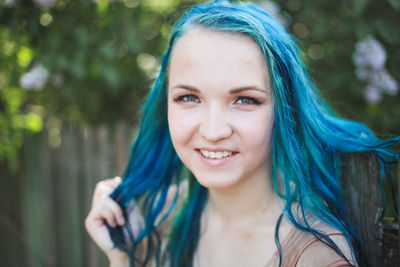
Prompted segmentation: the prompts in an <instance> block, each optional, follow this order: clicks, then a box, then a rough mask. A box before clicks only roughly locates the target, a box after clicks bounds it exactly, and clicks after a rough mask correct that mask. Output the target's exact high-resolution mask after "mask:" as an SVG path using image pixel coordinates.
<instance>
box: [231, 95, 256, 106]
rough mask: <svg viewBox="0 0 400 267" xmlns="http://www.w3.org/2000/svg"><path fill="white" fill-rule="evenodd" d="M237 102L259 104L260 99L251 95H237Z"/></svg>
mask: <svg viewBox="0 0 400 267" xmlns="http://www.w3.org/2000/svg"><path fill="white" fill-rule="evenodd" d="M236 103H237V104H240V105H259V104H261V102H260V101H258V100H257V99H255V98H253V97H248V96H239V97H238V98H237V100H236Z"/></svg>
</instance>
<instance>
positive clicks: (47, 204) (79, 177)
mask: <svg viewBox="0 0 400 267" xmlns="http://www.w3.org/2000/svg"><path fill="white" fill-rule="evenodd" d="M60 137H61V143H60V146H59V147H52V146H50V145H49V133H48V132H43V133H41V134H39V135H36V136H27V137H26V141H25V143H24V146H23V149H22V151H21V160H22V161H21V164H20V167H19V168H18V172H17V173H16V174H13V175H10V173H9V172H7V171H6V170H7V166H1V167H0V168H1V169H0V266H4V267H6V266H7V267H12V266H16V267H17V266H18V267H24V266H29V267H39V266H40V267H50V266H57V267H64V266H65V267H80V266H108V261H107V259H106V257H105V256H104V255H103V253H101V252H100V251H99V249H98V248H97V247H96V246H95V244H94V243H93V242H92V240H91V239H90V237H89V236H88V234H87V233H86V231H85V229H84V219H85V217H86V215H87V214H88V211H89V208H90V205H91V195H92V193H93V189H94V186H95V184H96V183H97V182H98V181H99V180H102V179H105V178H109V177H114V176H116V175H121V174H122V172H123V169H124V167H125V165H126V159H127V154H128V150H129V146H130V140H131V135H130V134H129V133H128V129H127V128H126V127H124V126H122V125H120V126H117V127H116V128H114V129H108V128H105V127H101V128H96V129H94V128H85V129H80V128H68V127H64V128H63V129H62V131H61V134H60Z"/></svg>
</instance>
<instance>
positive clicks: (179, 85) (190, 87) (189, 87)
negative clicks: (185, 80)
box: [172, 84, 200, 93]
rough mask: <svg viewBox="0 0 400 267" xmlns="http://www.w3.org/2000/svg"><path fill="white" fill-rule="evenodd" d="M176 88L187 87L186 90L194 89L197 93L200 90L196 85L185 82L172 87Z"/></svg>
mask: <svg viewBox="0 0 400 267" xmlns="http://www.w3.org/2000/svg"><path fill="white" fill-rule="evenodd" d="M175 88H181V89H186V90H189V91H192V92H197V93H199V92H200V90H199V89H197V88H196V87H193V86H190V85H185V84H178V85H175V86H174V87H172V89H175Z"/></svg>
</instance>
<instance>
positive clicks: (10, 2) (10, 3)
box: [0, 0, 17, 7]
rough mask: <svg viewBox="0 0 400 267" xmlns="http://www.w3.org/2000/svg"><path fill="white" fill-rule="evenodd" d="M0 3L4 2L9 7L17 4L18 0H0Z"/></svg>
mask: <svg viewBox="0 0 400 267" xmlns="http://www.w3.org/2000/svg"><path fill="white" fill-rule="evenodd" d="M0 3H4V4H6V6H8V7H12V6H15V5H16V4H17V0H0Z"/></svg>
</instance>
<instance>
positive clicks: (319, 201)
mask: <svg viewBox="0 0 400 267" xmlns="http://www.w3.org/2000/svg"><path fill="white" fill-rule="evenodd" d="M193 27H204V28H207V29H210V30H215V31H226V32H232V33H238V34H243V35H246V36H248V37H249V38H251V39H252V40H254V42H256V43H257V45H258V47H259V48H260V50H261V51H262V53H263V54H264V56H265V59H266V62H267V66H266V67H268V70H269V75H270V81H271V86H272V91H273V96H274V99H275V124H274V130H273V148H272V162H273V172H272V186H273V188H274V191H275V193H276V195H277V196H279V197H281V198H282V200H283V203H284V204H283V206H282V210H283V216H285V217H286V218H288V219H289V220H290V221H291V222H292V223H293V225H294V226H295V227H296V228H298V229H300V230H301V231H306V232H310V233H312V234H313V235H315V236H316V237H317V238H318V239H319V240H321V241H322V242H324V243H326V244H327V245H329V246H330V247H332V248H333V249H334V250H335V251H336V252H337V253H338V254H339V255H341V256H342V257H343V258H345V256H344V254H343V252H342V251H341V250H340V248H339V247H338V246H337V245H336V244H335V243H334V242H333V241H332V239H331V238H329V236H328V235H326V233H323V232H321V231H318V229H313V228H312V227H311V226H310V224H309V221H308V219H307V217H306V213H312V214H313V215H314V216H315V217H317V218H319V219H321V220H322V221H323V222H325V223H327V224H328V225H330V226H332V227H334V228H335V229H337V230H339V231H340V232H342V233H343V234H344V235H345V237H346V238H347V241H348V243H349V246H350V248H351V250H352V252H353V256H354V258H355V260H356V261H357V262H358V264H359V265H360V266H363V265H364V257H363V254H362V248H361V240H360V238H359V236H358V235H357V233H356V231H355V229H353V227H352V225H351V224H350V222H349V221H348V219H347V217H346V213H345V205H344V203H343V201H342V199H341V195H342V189H341V187H340V185H339V177H340V166H341V159H342V158H343V156H344V155H345V154H348V153H351V152H365V151H371V152H374V153H376V155H377V158H378V160H379V163H380V164H381V166H382V170H383V172H382V175H381V176H380V178H379V179H383V177H384V176H385V175H389V171H390V170H389V168H388V166H389V165H390V164H393V163H395V162H396V161H397V159H398V156H397V154H396V153H395V152H394V151H392V150H390V149H389V147H390V146H391V145H393V144H395V143H398V142H399V141H400V138H398V137H397V138H393V139H390V140H388V141H383V140H381V139H379V138H377V137H376V136H375V135H374V134H373V133H372V132H371V131H370V130H369V129H368V128H367V127H366V126H364V125H362V124H360V123H357V122H354V121H350V120H346V119H342V118H339V117H338V116H336V115H335V114H334V113H333V112H332V111H331V110H330V109H329V108H328V107H327V105H326V104H325V103H324V101H323V99H322V98H321V97H320V96H319V95H318V94H317V91H316V87H315V85H314V83H313V82H312V81H311V80H310V78H309V75H308V73H307V70H306V68H305V66H304V63H303V62H302V60H301V59H300V56H299V55H300V51H299V49H298V47H297V45H296V41H295V39H294V38H293V37H292V36H291V35H290V34H289V33H288V32H287V31H286V29H285V28H284V27H283V26H282V25H280V24H279V23H278V22H277V21H275V20H274V19H272V18H271V17H270V16H269V15H268V14H267V13H265V11H264V10H262V9H261V8H259V7H257V6H256V5H253V4H245V3H230V2H228V1H214V2H210V3H205V4H198V5H196V6H194V7H193V8H192V9H191V10H190V11H188V12H187V13H185V14H184V15H183V16H182V17H181V19H180V20H179V21H178V22H177V23H176V25H175V26H174V28H173V29H172V31H171V34H170V39H169V44H168V47H167V49H166V52H165V54H164V56H163V58H162V62H161V70H160V73H159V76H158V78H157V80H156V82H155V84H154V87H153V90H152V91H151V92H150V94H149V97H148V100H147V102H146V104H145V106H144V107H143V118H142V122H141V127H140V131H139V135H138V137H137V139H136V141H135V142H134V144H133V146H132V151H131V157H130V161H129V164H128V167H127V170H126V172H125V174H124V177H123V178H124V179H123V182H122V184H121V185H120V186H119V187H118V188H116V189H115V191H114V192H113V193H112V195H111V196H112V197H113V198H114V199H115V200H116V201H117V202H118V203H119V204H120V205H121V206H122V207H123V208H124V211H125V217H126V218H127V217H128V216H129V214H128V213H129V211H128V210H129V209H128V207H129V205H130V204H132V203H135V205H137V206H138V207H139V208H140V210H141V212H142V214H143V215H144V226H143V227H142V229H141V230H140V232H138V233H134V231H133V230H132V227H131V226H130V224H129V223H128V225H127V226H126V227H125V228H126V229H125V232H124V231H123V229H121V228H109V230H110V233H111V237H112V239H113V242H114V244H115V246H116V247H118V248H119V249H121V250H122V251H125V252H127V253H128V254H129V255H130V258H131V264H132V265H134V264H135V263H138V262H140V264H141V265H142V266H145V265H146V264H147V263H148V262H149V261H150V260H151V261H155V263H156V265H157V266H159V265H160V261H161V254H162V253H161V241H160V240H161V237H160V234H159V232H158V227H159V225H160V224H161V223H162V222H163V221H164V220H165V219H166V218H168V217H169V216H172V215H170V214H171V211H172V210H174V209H177V207H175V206H176V203H177V194H178V193H176V195H175V199H174V201H173V202H172V205H171V206H169V207H168V209H167V210H168V211H167V212H166V213H165V214H164V213H163V214H161V213H162V211H163V210H165V208H166V207H165V206H166V199H167V194H168V189H169V188H170V186H171V185H172V184H176V185H177V186H178V191H179V185H180V182H181V181H182V180H183V179H187V180H188V181H189V192H188V194H187V197H186V199H185V201H184V203H183V204H182V206H181V207H179V212H177V215H176V216H175V217H174V219H173V222H172V226H171V229H170V234H169V237H168V246H167V248H166V251H165V255H164V257H166V258H165V259H166V261H167V262H169V264H170V265H171V266H192V261H193V254H194V252H195V250H196V246H197V243H198V240H199V234H200V217H201V214H202V211H203V208H204V206H205V203H206V200H207V189H206V188H204V187H202V186H201V185H200V184H199V183H198V182H197V181H196V180H195V179H194V177H193V175H192V174H191V173H190V171H187V169H186V168H185V166H183V164H182V162H181V161H180V159H179V158H178V156H177V154H176V152H175V150H174V148H173V146H172V142H171V137H170V134H169V130H168V122H167V90H168V88H167V78H168V77H167V74H168V64H169V60H170V55H171V51H172V49H173V47H174V45H175V43H176V42H177V40H179V37H181V36H182V35H184V34H185V33H186V32H187V31H188V30H190V29H191V28H193ZM132 200H134V202H132ZM294 203H298V207H299V208H298V209H297V210H293V208H292V207H293V204H294ZM160 216H162V218H161V219H160V218H159V217H160ZM281 218H282V217H280V219H279V220H278V223H277V226H276V232H275V242H276V244H277V247H278V251H279V253H280V255H281V246H280V242H279V235H278V231H279V225H280V223H279V222H280V221H281ZM144 243H145V244H144ZM141 245H142V246H143V245H144V246H145V247H146V249H145V252H146V253H145V255H142V256H141V257H142V258H141V259H139V258H138V256H137V255H136V254H137V253H136V251H138V250H139V249H138V248H139V246H141ZM346 260H348V261H349V260H351V259H346ZM349 263H350V262H349Z"/></svg>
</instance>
